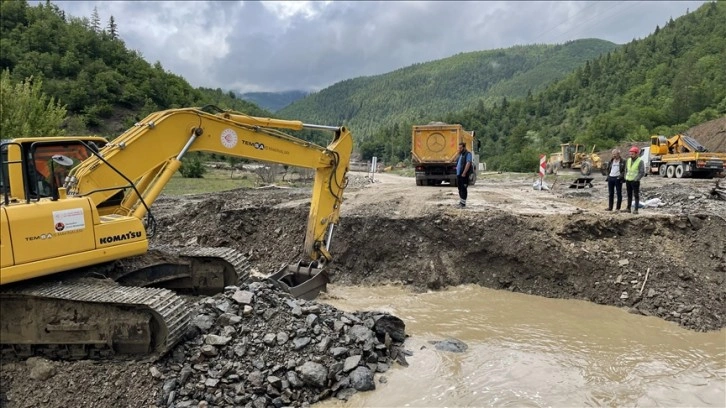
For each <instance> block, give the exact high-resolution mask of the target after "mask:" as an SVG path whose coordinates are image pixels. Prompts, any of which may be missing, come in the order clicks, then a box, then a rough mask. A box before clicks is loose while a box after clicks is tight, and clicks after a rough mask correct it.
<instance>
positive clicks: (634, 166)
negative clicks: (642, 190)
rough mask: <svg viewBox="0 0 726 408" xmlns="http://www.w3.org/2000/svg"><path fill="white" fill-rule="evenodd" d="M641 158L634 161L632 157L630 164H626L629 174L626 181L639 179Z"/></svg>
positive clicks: (629, 160) (626, 174) (627, 173)
mask: <svg viewBox="0 0 726 408" xmlns="http://www.w3.org/2000/svg"><path fill="white" fill-rule="evenodd" d="M641 161H642V160H640V157H638V158H637V159H635V160H633V158H632V157H628V162H627V164H626V167H627V172H626V173H625V180H627V181H633V180H635V179H636V178H637V177H638V167H640V162H641Z"/></svg>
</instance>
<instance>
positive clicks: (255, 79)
mask: <svg viewBox="0 0 726 408" xmlns="http://www.w3.org/2000/svg"><path fill="white" fill-rule="evenodd" d="M53 3H54V4H57V5H58V6H59V7H60V8H62V9H63V10H65V11H66V13H67V14H69V15H72V16H75V17H90V16H91V14H92V12H93V9H94V7H95V8H97V10H98V14H99V16H100V18H101V22H102V25H103V26H106V25H107V24H108V19H109V17H110V16H113V18H114V20H115V21H116V24H117V26H118V31H119V35H120V37H121V39H122V40H123V41H124V42H125V43H126V46H127V47H128V48H130V49H134V50H138V51H139V52H141V54H142V55H143V56H144V58H145V59H146V60H147V61H149V62H150V63H152V64H153V63H155V62H156V61H159V62H161V64H162V66H163V67H164V68H165V69H166V70H168V71H171V72H173V73H175V74H177V75H180V76H182V77H184V78H185V79H186V80H187V81H189V83H190V84H191V85H192V86H194V87H200V86H203V87H209V88H222V89H223V90H234V91H238V92H256V91H261V92H277V91H285V90H292V89H301V90H308V91H315V90H319V89H322V88H325V87H327V86H330V85H332V84H334V83H336V82H339V81H342V80H345V79H350V78H356V77H359V76H368V75H377V74H383V73H386V72H390V71H393V70H396V69H398V68H403V67H406V66H409V65H412V64H414V63H417V62H427V61H433V60H437V59H441V58H446V57H449V56H452V55H455V54H457V53H460V52H469V51H481V50H490V49H497V48H508V47H511V46H514V45H526V44H556V43H563V42H566V41H569V40H575V39H580V38H601V39H604V40H608V41H612V42H614V43H618V44H624V43H627V42H629V41H631V40H633V39H640V38H644V37H646V36H648V35H649V34H651V33H652V32H653V30H655V27H656V26H660V27H663V26H664V25H665V23H666V22H667V21H668V20H669V19H670V18H673V19H676V18H678V17H680V16H682V15H684V14H685V13H686V12H687V11H688V10H690V11H693V10H695V9H697V8H698V7H699V6H701V5H702V4H703V3H704V1H612V2H610V1H592V2H591V1H556V2H548V1H531V2H530V1H481V2H477V1H464V2H455V1H441V2H438V1H432V2H419V1H401V2H392V1H388V2H377V1H351V2H348V1H334V2H331V1H312V2H311V1H293V2H276V1H264V2H257V1H221V2H214V1H201V2H193V1H183V2H173V1H85V2H83V1H53Z"/></svg>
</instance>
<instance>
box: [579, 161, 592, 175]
mask: <svg viewBox="0 0 726 408" xmlns="http://www.w3.org/2000/svg"><path fill="white" fill-rule="evenodd" d="M590 173H592V166H591V165H590V163H582V166H580V174H582V175H583V176H589V175H590Z"/></svg>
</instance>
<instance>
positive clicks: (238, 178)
mask: <svg viewBox="0 0 726 408" xmlns="http://www.w3.org/2000/svg"><path fill="white" fill-rule="evenodd" d="M296 178H299V176H298V175H296V174H288V175H287V176H286V179H293V180H294V179H296ZM263 184H266V183H263V182H262V179H261V178H260V177H259V176H258V175H257V174H255V173H253V172H249V171H241V170H235V171H234V172H232V170H230V169H215V168H207V171H206V173H204V176H203V178H184V177H182V175H181V173H179V172H177V173H176V174H174V176H172V178H171V179H170V180H169V183H168V184H167V185H166V187H164V191H163V192H162V193H163V194H164V195H169V196H180V195H185V194H201V193H217V192H220V191H227V190H234V189H237V188H255V187H260V186H262V185H263ZM274 184H276V185H278V186H283V185H284V186H290V187H304V186H309V185H312V180H311V179H310V180H306V179H300V180H295V181H288V180H285V181H282V180H281V179H279V178H277V179H276V180H275V183H274Z"/></svg>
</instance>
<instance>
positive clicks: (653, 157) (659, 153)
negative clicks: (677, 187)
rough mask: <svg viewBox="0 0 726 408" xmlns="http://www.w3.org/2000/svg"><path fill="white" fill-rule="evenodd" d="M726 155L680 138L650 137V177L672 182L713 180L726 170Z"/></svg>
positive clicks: (685, 137)
mask: <svg viewBox="0 0 726 408" xmlns="http://www.w3.org/2000/svg"><path fill="white" fill-rule="evenodd" d="M724 162H726V153H714V152H709V151H708V150H707V149H706V148H705V147H704V146H703V145H701V144H700V143H698V142H697V141H696V139H694V138H692V137H690V136H687V135H683V134H677V135H674V136H671V137H669V138H667V137H665V136H663V135H654V136H651V137H650V165H649V166H648V170H649V173H651V174H659V175H660V176H662V177H668V178H674V177H675V178H683V177H696V176H701V177H707V178H713V177H714V176H717V175H720V174H722V173H723V170H724Z"/></svg>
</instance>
